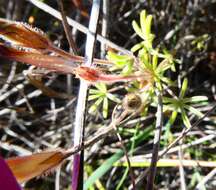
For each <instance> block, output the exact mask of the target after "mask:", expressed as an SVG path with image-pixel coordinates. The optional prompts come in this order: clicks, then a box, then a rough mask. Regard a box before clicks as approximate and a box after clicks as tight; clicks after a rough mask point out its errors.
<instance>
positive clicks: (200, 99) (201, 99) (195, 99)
mask: <svg viewBox="0 0 216 190" xmlns="http://www.w3.org/2000/svg"><path fill="white" fill-rule="evenodd" d="M204 101H208V97H207V96H193V97H190V98H184V99H183V102H184V103H196V102H204Z"/></svg>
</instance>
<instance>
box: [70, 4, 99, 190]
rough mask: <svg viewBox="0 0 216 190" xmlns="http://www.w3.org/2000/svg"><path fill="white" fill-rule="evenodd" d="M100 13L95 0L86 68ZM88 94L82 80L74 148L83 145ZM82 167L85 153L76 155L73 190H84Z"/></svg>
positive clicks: (92, 48)
mask: <svg viewBox="0 0 216 190" xmlns="http://www.w3.org/2000/svg"><path fill="white" fill-rule="evenodd" d="M99 11H100V0H94V1H93V4H92V10H91V16H90V21H89V32H88V33H87V40H86V49H85V58H86V61H85V66H88V67H91V65H92V61H93V56H94V46H95V39H96V31H97V23H98V18H99ZM87 94H88V84H87V82H85V81H82V80H81V83H80V90H79V95H78V102H77V108H76V116H75V125H74V146H82V145H83V137H84V123H85V111H86V101H87ZM81 166H83V152H81V153H77V154H76V155H74V161H73V175H72V189H73V190H77V189H82V185H83V181H82V178H83V174H82V170H83V167H81Z"/></svg>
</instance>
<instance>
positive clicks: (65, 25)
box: [58, 0, 78, 55]
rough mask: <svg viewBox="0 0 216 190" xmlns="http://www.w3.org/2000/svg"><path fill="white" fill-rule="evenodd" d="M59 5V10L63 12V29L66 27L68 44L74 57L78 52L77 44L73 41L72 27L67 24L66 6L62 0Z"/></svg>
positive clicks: (59, 0)
mask: <svg viewBox="0 0 216 190" xmlns="http://www.w3.org/2000/svg"><path fill="white" fill-rule="evenodd" d="M58 4H59V8H60V10H61V16H62V24H63V27H64V31H65V34H66V37H67V40H68V43H69V45H70V48H71V51H72V53H73V54H74V55H77V53H78V50H77V47H76V44H75V42H74V40H73V36H72V34H71V32H70V26H69V24H68V22H67V17H66V14H65V11H64V5H63V2H62V0H58Z"/></svg>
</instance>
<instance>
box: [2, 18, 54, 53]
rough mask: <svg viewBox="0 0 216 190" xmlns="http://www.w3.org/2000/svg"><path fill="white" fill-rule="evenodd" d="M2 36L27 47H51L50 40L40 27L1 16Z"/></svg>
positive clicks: (14, 43) (6, 39)
mask: <svg viewBox="0 0 216 190" xmlns="http://www.w3.org/2000/svg"><path fill="white" fill-rule="evenodd" d="M0 38H2V39H4V40H5V41H8V42H11V43H12V45H17V46H21V47H25V48H33V49H37V50H45V49H49V46H52V43H51V42H50V40H49V39H48V38H47V37H46V35H45V34H44V33H43V32H42V31H41V30H40V29H38V28H34V27H32V26H30V25H28V24H26V23H22V22H14V21H9V20H6V19H2V18H0Z"/></svg>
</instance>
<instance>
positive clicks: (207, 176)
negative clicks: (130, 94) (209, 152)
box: [195, 168, 216, 190]
mask: <svg viewBox="0 0 216 190" xmlns="http://www.w3.org/2000/svg"><path fill="white" fill-rule="evenodd" d="M215 175H216V168H214V169H213V170H212V171H211V172H209V173H208V174H207V175H206V176H205V177H204V178H203V179H202V180H201V181H200V182H199V183H198V184H197V186H196V188H195V190H201V189H203V187H204V186H205V184H206V183H207V182H208V181H209V180H210V179H211V178H213V177H214V176H215Z"/></svg>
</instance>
